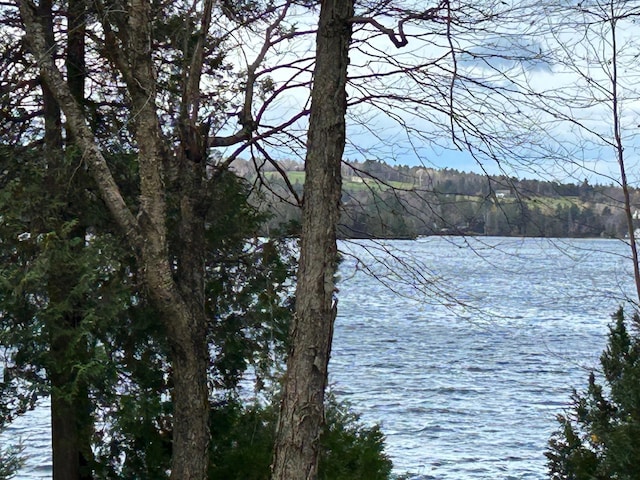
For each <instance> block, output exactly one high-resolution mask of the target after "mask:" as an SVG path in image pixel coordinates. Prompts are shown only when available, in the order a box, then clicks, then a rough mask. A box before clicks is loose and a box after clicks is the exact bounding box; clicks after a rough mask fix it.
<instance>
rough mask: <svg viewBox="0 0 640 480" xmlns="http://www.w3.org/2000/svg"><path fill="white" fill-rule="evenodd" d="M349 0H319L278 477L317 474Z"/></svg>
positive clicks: (303, 478)
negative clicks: (294, 306) (292, 321)
mask: <svg viewBox="0 0 640 480" xmlns="http://www.w3.org/2000/svg"><path fill="white" fill-rule="evenodd" d="M353 14H354V6H353V1H352V0H326V1H323V2H322V5H321V10H320V20H319V24H318V33H317V43H316V67H315V71H314V83H313V90H312V103H311V117H310V123H309V132H308V138H307V155H306V161H305V183H304V201H303V216H302V235H301V247H300V248H301V250H300V262H299V269H298V283H297V287H296V317H295V320H294V325H293V327H292V331H291V350H290V352H289V357H288V359H287V373H286V376H285V379H284V385H283V397H282V404H281V408H280V418H279V423H278V432H277V436H276V443H275V448H274V457H273V464H272V478H273V479H274V480H314V479H316V478H317V475H318V454H319V450H318V449H319V443H318V440H319V437H320V433H321V430H322V427H323V423H324V393H325V387H326V383H327V366H328V362H329V356H330V353H331V341H332V338H333V325H334V321H335V317H336V307H337V302H336V298H335V295H336V289H335V282H334V274H335V269H336V264H337V246H336V225H337V223H338V219H339V204H340V195H341V187H342V185H341V183H342V182H341V173H340V165H341V161H342V154H343V152H344V146H345V114H346V109H347V100H346V90H345V88H346V79H347V67H348V64H349V57H348V50H349V43H350V41H351V33H352V26H351V22H350V21H349V20H350V19H351V18H352V17H353Z"/></svg>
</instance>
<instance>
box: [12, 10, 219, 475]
mask: <svg viewBox="0 0 640 480" xmlns="http://www.w3.org/2000/svg"><path fill="white" fill-rule="evenodd" d="M18 5H19V7H20V13H21V16H22V19H23V21H24V24H25V28H26V32H27V38H28V41H29V44H30V47H31V49H32V51H33V53H34V55H35V57H36V58H37V60H38V63H39V66H40V72H41V75H42V77H43V79H44V80H45V81H46V84H47V86H48V87H49V88H50V90H51V91H52V92H53V94H54V96H55V99H56V100H57V102H58V103H59V105H60V106H61V107H62V110H63V111H64V113H65V116H66V119H67V125H68V127H69V128H70V130H71V132H72V133H73V139H74V141H75V143H76V145H77V146H78V147H79V149H80V151H81V152H82V156H83V159H84V161H85V163H86V164H87V166H88V167H89V172H90V174H91V175H92V177H93V179H94V180H95V182H96V184H97V186H98V188H99V190H100V193H101V196H102V199H103V201H104V202H105V204H106V205H107V206H108V208H109V209H110V211H111V213H112V215H113V218H114V219H115V221H116V222H117V223H118V224H119V226H120V228H121V229H122V231H123V233H124V236H125V238H126V239H127V240H128V242H129V244H130V245H131V247H132V248H133V250H134V251H135V252H136V257H137V261H138V268H139V270H140V271H141V272H142V275H143V278H144V281H145V284H146V286H147V290H148V292H149V295H150V298H151V300H152V301H153V302H154V304H155V306H156V308H157V309H158V311H159V312H160V315H161V321H162V322H164V324H165V326H166V328H167V332H168V335H169V338H168V341H169V345H170V348H171V359H170V360H171V366H172V380H173V390H172V399H173V404H174V417H173V451H172V471H171V478H172V479H175V480H204V479H205V478H206V476H207V462H208V443H209V402H208V390H207V372H208V367H209V361H208V350H207V339H206V335H205V333H206V318H205V316H204V311H203V308H202V307H201V306H200V307H198V303H199V300H198V299H201V298H202V297H203V294H202V290H201V289H202V288H203V285H202V284H201V283H200V284H199V286H198V288H199V289H200V290H198V292H196V293H194V292H193V291H192V290H191V289H190V288H189V287H190V286H191V285H195V282H192V283H190V284H188V285H185V286H184V288H183V286H182V285H178V284H177V283H176V280H175V278H174V272H173V271H172V265H173V263H172V262H173V260H172V257H171V256H170V254H169V247H168V235H167V207H166V198H165V197H166V190H165V184H164V181H165V179H164V178H163V177H164V171H163V166H164V165H165V164H167V163H169V162H167V160H168V155H169V154H168V153H167V152H168V148H166V145H165V144H164V135H163V133H162V131H161V129H160V125H159V120H158V116H157V112H156V104H155V102H156V78H155V72H154V71H153V61H152V54H151V46H152V44H153V42H152V39H151V27H152V25H153V22H152V21H151V20H152V19H151V3H150V2H149V1H147V0H132V1H131V2H129V3H128V4H127V7H128V12H127V14H128V16H127V18H128V25H127V31H126V32H119V33H121V34H122V37H123V38H122V39H121V41H122V45H123V48H121V49H120V48H119V45H120V44H117V45H115V46H114V48H115V49H116V50H117V51H116V52H114V55H115V56H116V57H117V60H118V62H117V63H118V68H119V69H120V70H121V73H122V75H123V78H124V79H125V82H126V83H127V89H128V91H129V95H130V98H131V103H132V107H133V112H132V118H133V119H134V120H135V137H136V140H137V144H138V162H139V172H140V204H139V209H138V215H137V217H134V215H133V213H132V212H131V210H130V209H129V208H128V206H127V205H126V203H125V201H124V199H123V197H122V195H121V193H120V190H119V189H118V186H117V184H116V182H115V181H114V178H113V175H112V174H111V171H110V170H109V167H108V165H107V162H106V160H105V158H104V156H103V155H102V153H101V151H100V149H99V148H98V146H97V145H96V143H95V140H94V138H93V134H92V132H91V129H90V128H89V125H88V122H87V120H86V118H85V116H84V114H83V112H82V110H81V109H80V108H79V105H78V102H77V100H76V98H74V95H73V93H72V91H71V90H70V88H69V85H68V84H67V83H66V82H65V80H64V79H63V77H62V75H61V73H60V71H59V70H58V69H57V67H56V65H55V63H54V62H53V60H52V58H51V56H50V52H49V49H48V48H47V45H46V42H45V40H44V34H43V30H42V26H41V23H40V22H39V21H38V19H37V17H38V15H37V12H35V11H34V10H33V7H32V4H31V3H30V2H28V1H26V0H19V1H18ZM171 160H174V159H173V158H172V159H171ZM200 221H201V222H202V221H203V220H202V219H200ZM192 266H193V268H196V269H198V270H197V271H195V272H188V271H183V272H182V274H181V277H182V278H186V277H190V278H197V277H201V276H202V273H203V272H202V269H203V268H204V265H203V263H202V262H196V261H194V262H191V263H190V264H189V265H183V268H184V269H187V270H188V269H189V268H191V267H192Z"/></svg>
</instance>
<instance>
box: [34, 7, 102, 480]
mask: <svg viewBox="0 0 640 480" xmlns="http://www.w3.org/2000/svg"><path fill="white" fill-rule="evenodd" d="M77 3H78V2H77V0H74V1H72V2H71V3H70V5H74V7H73V10H74V11H73V12H70V14H69V21H70V22H71V24H74V34H73V36H72V38H70V39H69V47H70V48H68V51H67V63H73V64H74V65H78V64H79V65H80V66H82V65H83V64H84V46H83V42H84V33H83V31H82V27H78V25H77V22H76V21H75V20H76V19H77V16H78V12H79V8H78V5H77ZM71 9H72V8H71V6H70V10H71ZM38 15H39V17H40V18H41V21H42V26H43V30H44V34H45V35H44V36H45V43H46V45H48V48H51V49H55V42H54V36H53V2H52V1H51V0H43V1H41V2H40V4H39V6H38ZM70 30H72V29H71V28H70ZM78 44H80V45H78ZM83 88H84V76H83V74H79V75H77V76H76V78H75V81H74V82H73V84H70V90H71V91H72V92H73V94H74V95H75V96H76V98H78V101H80V99H81V98H82V97H83ZM43 110H44V112H43V117H44V124H45V138H44V146H45V158H46V161H47V181H46V187H47V191H48V193H49V196H50V198H52V199H54V198H57V199H59V198H61V196H62V195H64V193H65V192H66V191H67V190H68V188H69V184H68V177H67V176H65V175H64V173H63V172H64V168H65V166H64V157H65V152H64V146H63V136H62V121H61V112H60V107H59V105H58V102H57V100H56V98H55V96H54V94H53V92H52V91H51V90H50V89H49V88H48V87H47V85H46V84H45V83H44V82H43ZM61 178H64V179H65V180H67V182H66V183H65V184H64V185H63V186H61V185H60V179H61ZM63 217H64V215H63ZM45 228H46V229H48V230H59V229H60V228H61V225H59V224H50V225H45ZM76 230H79V231H78V232H77V234H78V235H84V232H83V231H82V228H81V227H80V226H78V227H76ZM78 248H82V246H79V247H78ZM70 268H72V267H70V265H68V263H67V262H65V261H62V262H59V261H56V260H55V259H54V260H53V261H52V264H51V265H50V267H49V269H50V272H49V277H50V280H49V286H48V292H47V293H48V296H49V300H50V303H51V305H53V306H58V305H64V304H65V303H68V292H69V289H70V285H72V284H73V283H74V282H75V281H77V277H76V276H75V275H74V272H73V271H70ZM54 308H55V307H54ZM78 324H79V319H78V318H77V315H76V314H75V313H74V312H73V310H67V311H63V312H62V313H60V314H59V315H55V316H53V317H52V318H48V325H47V328H48V331H49V339H50V348H49V355H48V359H47V376H48V378H49V381H50V382H51V447H52V459H53V475H52V478H53V480H88V479H91V478H93V477H92V471H91V463H92V452H91V439H92V434H93V431H92V429H93V423H92V419H91V411H90V408H89V397H88V390H87V388H86V385H79V384H78V379H77V376H76V374H75V372H74V369H76V368H77V365H78V364H80V363H82V362H83V361H85V357H86V353H87V352H86V350H85V349H83V347H82V345H78V343H77V342H75V341H74V335H75V333H74V330H75V329H76V328H77V325H78Z"/></svg>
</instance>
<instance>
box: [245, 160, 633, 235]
mask: <svg viewBox="0 0 640 480" xmlns="http://www.w3.org/2000/svg"><path fill="white" fill-rule="evenodd" d="M264 167H265V168H263V170H262V171H263V173H261V174H260V175H259V176H258V175H257V174H256V170H255V167H254V165H253V164H252V163H250V162H242V161H240V162H238V165H237V166H236V172H237V173H238V174H240V175H242V176H244V177H246V178H248V179H251V180H252V181H253V182H254V183H255V184H256V185H258V186H260V187H261V188H260V189H259V191H260V196H256V197H255V200H254V201H255V202H257V203H260V204H263V208H265V209H267V210H269V211H270V212H271V213H272V214H273V217H272V218H271V220H270V222H269V223H268V226H267V228H269V229H274V228H279V227H281V226H282V225H285V226H287V228H290V229H293V231H295V229H296V228H297V227H296V225H298V224H299V218H300V213H299V207H298V205H297V198H298V199H299V198H301V193H302V184H303V182H304V172H303V165H302V164H301V163H299V162H295V161H284V162H280V163H279V164H278V166H277V167H275V166H266V165H265V166H264ZM284 173H286V177H287V178H286V180H285V178H284V177H283V174H284ZM342 179H343V195H342V216H341V222H340V230H339V231H340V235H341V236H342V237H344V238H347V237H348V238H361V237H362V238H369V237H376V238H415V237H417V236H421V235H462V234H465V235H496V236H536V237H612V238H622V237H624V236H625V234H626V231H627V226H626V223H625V217H624V210H623V205H624V201H623V192H622V189H621V188H620V187H619V186H616V185H591V184H590V183H589V182H588V180H586V179H585V180H584V181H583V182H581V183H559V182H551V181H544V180H538V179H517V178H514V177H509V176H505V175H500V176H488V175H481V174H477V173H468V172H460V171H457V170H454V169H448V168H445V169H433V168H425V167H422V166H412V167H410V166H406V165H393V164H388V163H385V162H381V161H377V160H367V161H365V162H360V163H358V162H352V163H344V164H343V167H342ZM631 196H632V204H633V205H640V194H639V192H638V191H637V190H635V189H632V190H631Z"/></svg>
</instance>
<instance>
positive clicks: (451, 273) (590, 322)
mask: <svg viewBox="0 0 640 480" xmlns="http://www.w3.org/2000/svg"><path fill="white" fill-rule="evenodd" d="M340 247H341V250H342V251H343V252H344V253H345V256H344V261H343V262H342V264H341V266H340V283H339V288H340V292H339V294H338V298H339V305H338V310H339V314H338V320H337V323H336V329H335V338H334V344H333V357H332V360H331V364H330V370H331V378H330V383H331V388H332V390H333V392H334V393H335V394H336V395H337V396H338V397H339V398H341V399H346V400H348V401H349V402H351V404H352V405H353V407H354V409H355V410H356V411H358V412H360V413H361V414H362V420H363V421H364V422H367V423H382V426H383V431H384V433H385V434H386V436H387V451H388V453H389V455H390V456H391V458H392V459H393V462H394V465H395V471H396V472H398V473H402V472H412V473H414V474H415V478H416V479H423V480H425V479H439V480H465V479H505V480H506V479H518V480H525V479H536V480H538V479H543V478H545V472H546V467H545V458H544V455H543V453H544V450H545V448H546V444H547V440H548V438H549V435H550V434H551V432H552V431H553V430H554V429H555V420H554V418H555V415H556V414H557V413H559V412H561V411H562V410H563V408H565V407H566V405H567V403H568V400H569V395H570V393H571V389H572V387H577V388H582V387H584V386H585V385H586V381H587V378H588V371H589V369H591V368H593V367H597V366H598V357H599V355H600V353H601V351H602V349H603V347H604V345H605V343H606V333H607V325H608V324H609V322H610V315H611V314H612V313H613V312H614V311H615V310H616V308H617V307H618V306H619V305H620V304H621V303H622V302H623V301H624V297H625V295H626V294H631V292H633V287H632V283H631V262H630V260H629V259H628V258H627V257H628V247H627V246H626V245H625V244H624V243H623V242H621V241H616V240H544V239H514V238H490V237H482V238H468V239H463V238H459V237H429V238H424V239H419V240H417V241H388V242H371V241H360V242H342V243H341V244H340ZM48 435H49V427H48V416H47V409H46V406H43V408H41V409H38V410H36V411H34V412H29V414H28V415H27V416H25V417H23V418H21V419H19V420H18V422H16V423H15V424H14V425H12V426H10V428H9V430H7V431H6V432H5V433H4V435H3V436H2V437H1V438H0V445H4V444H5V443H6V442H7V440H14V439H17V438H22V440H23V441H24V443H25V444H26V445H27V447H28V448H27V450H26V453H27V454H28V455H30V458H29V461H28V463H27V466H26V467H25V468H24V469H23V470H22V472H21V473H20V475H19V476H18V477H16V478H17V479H18V480H32V479H38V478H48V477H50V467H51V453H50V446H49V441H48Z"/></svg>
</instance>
